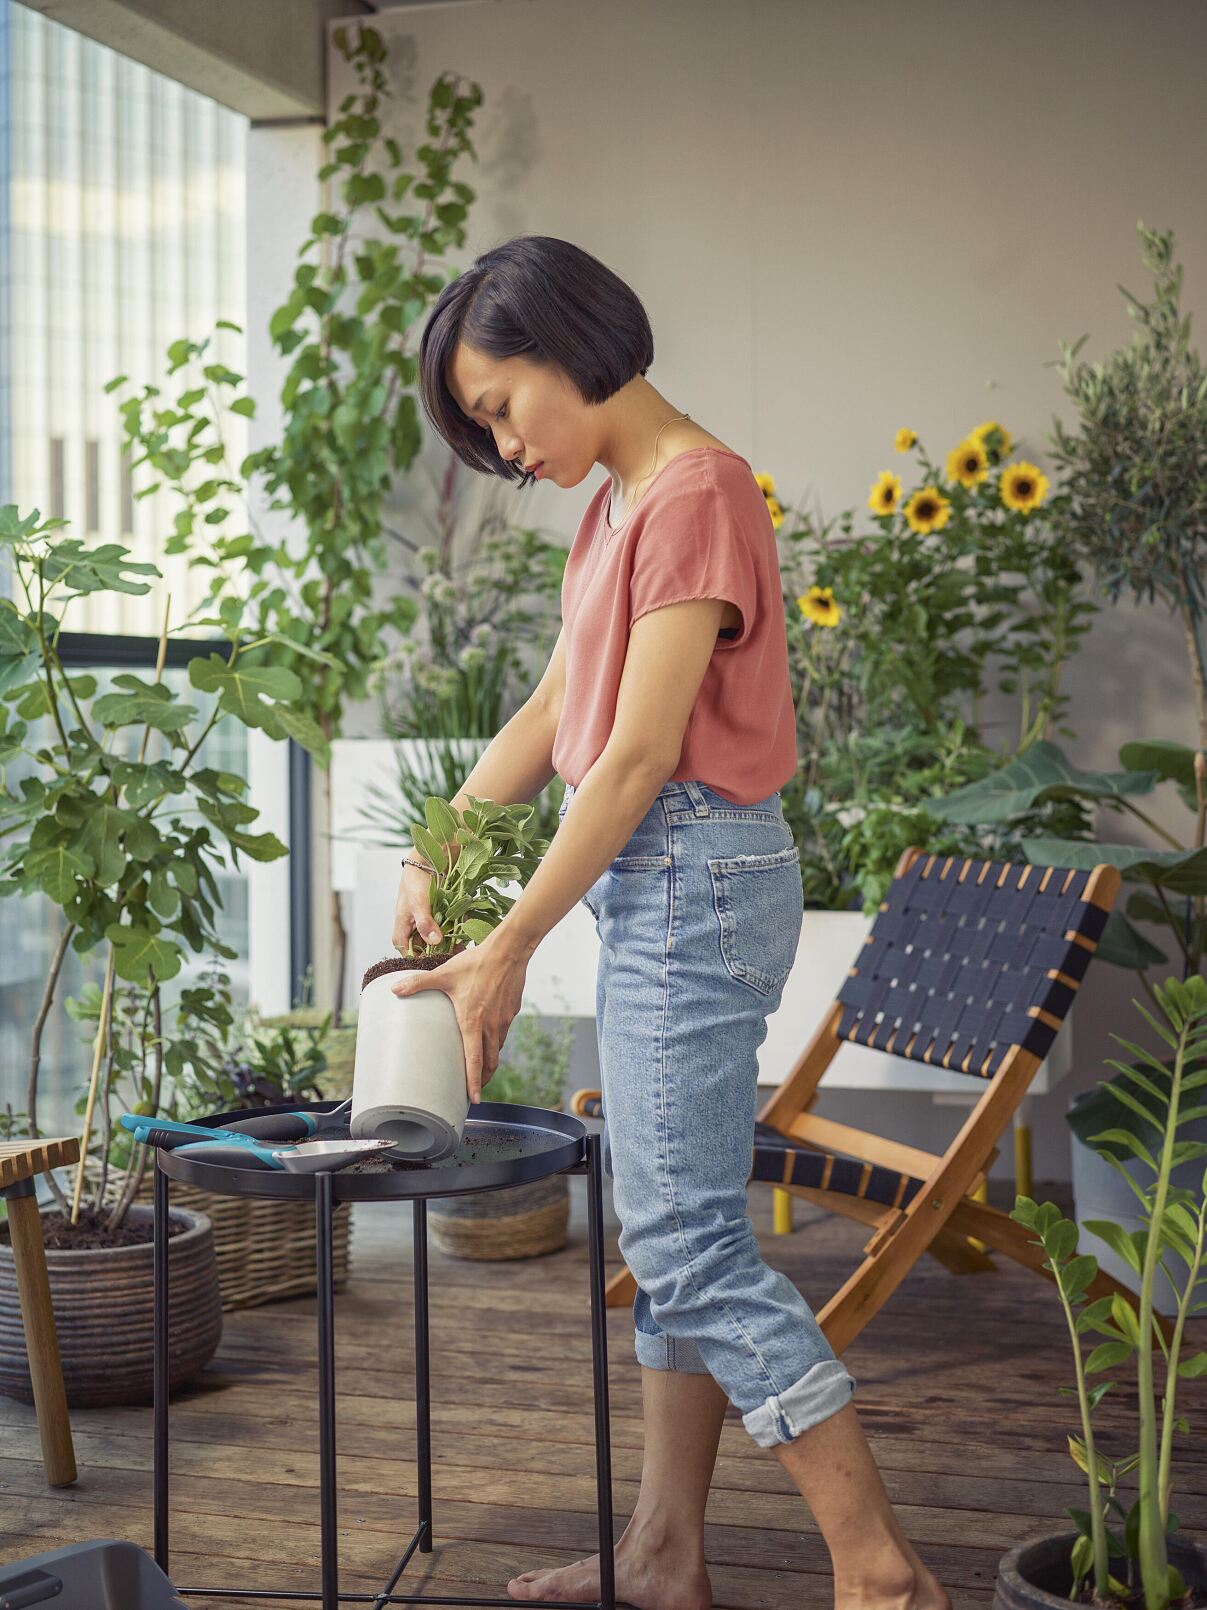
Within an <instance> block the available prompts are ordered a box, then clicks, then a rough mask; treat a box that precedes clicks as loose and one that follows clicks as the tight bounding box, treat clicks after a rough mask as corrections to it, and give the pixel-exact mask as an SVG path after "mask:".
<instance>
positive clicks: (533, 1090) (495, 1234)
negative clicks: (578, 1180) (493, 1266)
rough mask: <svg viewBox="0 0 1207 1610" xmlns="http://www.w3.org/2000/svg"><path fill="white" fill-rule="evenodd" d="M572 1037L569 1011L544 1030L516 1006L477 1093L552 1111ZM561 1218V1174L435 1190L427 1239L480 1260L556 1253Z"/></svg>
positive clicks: (566, 1208) (566, 1219)
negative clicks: (494, 1187) (463, 1191)
mask: <svg viewBox="0 0 1207 1610" xmlns="http://www.w3.org/2000/svg"><path fill="white" fill-rule="evenodd" d="M563 1004H564V1003H563ZM573 1043H574V1023H573V1020H572V1019H571V1018H570V1017H563V1018H562V1019H561V1020H560V1022H559V1023H558V1025H557V1027H556V1028H546V1027H545V1025H544V1023H543V1022H542V1020H541V1016H540V1014H539V1013H538V1012H536V1011H529V1010H522V1011H521V1012H519V1013H518V1015H517V1016H516V1017H515V1019H514V1020H513V1022H512V1025H511V1027H510V1029H509V1030H508V1031H507V1039H506V1040H505V1041H504V1043H503V1047H502V1051H501V1052H500V1058H499V1066H498V1067H497V1068H496V1069H495V1071H494V1073H493V1074H492V1076H491V1078H490V1080H489V1081H488V1086H487V1089H486V1090H485V1091H484V1094H485V1096H486V1097H487V1099H488V1100H490V1101H496V1102H499V1101H501V1102H514V1103H518V1104H519V1105H520V1106H524V1107H548V1108H551V1109H553V1110H554V1111H557V1110H559V1109H560V1108H561V1105H562V1102H563V1100H564V1098H565V1093H566V1085H567V1082H568V1079H569V1075H570V1053H571V1050H572V1048H573ZM569 1223H570V1181H569V1178H568V1176H567V1175H566V1174H564V1173H562V1174H551V1175H550V1176H549V1178H548V1179H543V1180H536V1181H534V1182H533V1183H532V1184H529V1185H509V1186H506V1187H505V1188H504V1189H502V1190H498V1191H474V1192H472V1193H470V1194H469V1195H466V1196H436V1197H433V1198H432V1199H431V1201H430V1202H429V1203H428V1225H429V1228H430V1230H431V1235H432V1241H433V1243H434V1244H435V1245H436V1246H437V1247H439V1249H440V1250H441V1252H447V1253H448V1254H450V1256H452V1257H454V1258H472V1259H475V1260H477V1261H480V1262H481V1261H487V1260H495V1259H503V1258H535V1257H537V1256H539V1255H540V1254H542V1253H545V1252H556V1251H558V1249H559V1248H561V1247H564V1246H565V1244H566V1237H567V1233H568V1228H569Z"/></svg>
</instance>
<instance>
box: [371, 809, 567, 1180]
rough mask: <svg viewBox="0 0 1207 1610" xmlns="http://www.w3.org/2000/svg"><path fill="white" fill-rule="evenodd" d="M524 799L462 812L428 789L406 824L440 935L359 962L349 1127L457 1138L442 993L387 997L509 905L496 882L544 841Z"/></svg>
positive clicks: (453, 1058)
mask: <svg viewBox="0 0 1207 1610" xmlns="http://www.w3.org/2000/svg"><path fill="white" fill-rule="evenodd" d="M532 816H533V807H532V806H531V804H514V805H497V804H495V803H494V802H493V801H492V800H488V799H479V798H477V797H476V796H475V795H470V796H468V799H467V803H466V806H465V809H464V811H458V810H457V809H456V808H455V807H454V806H453V805H452V804H451V803H450V802H449V801H448V800H444V799H439V798H437V797H436V796H435V795H433V796H432V797H431V798H430V799H428V800H427V801H426V802H425V820H424V821H422V822H412V823H411V824H410V836H411V842H412V843H413V844H414V846H415V848H416V849H417V850H418V852H419V853H420V854H421V855H422V856H423V857H424V858H425V859H426V861H427V863H428V865H429V866H431V867H432V868H433V869H434V871H433V873H432V877H431V880H430V884H429V889H428V899H429V904H430V907H431V913H432V917H433V918H434V919H435V922H436V926H437V927H438V928H439V930H440V934H441V938H440V939H439V940H438V941H437V942H436V943H435V944H429V943H428V941H426V940H425V939H423V938H422V937H421V936H420V935H419V934H418V933H413V934H412V935H411V939H410V941H409V945H408V949H407V951H406V952H405V953H404V954H402V955H395V956H390V957H386V958H384V959H383V960H381V961H378V962H375V963H374V964H373V965H372V966H371V967H369V968H368V969H367V970H366V972H365V974H364V978H363V980H362V985H361V997H360V1011H359V1013H358V1017H357V1041H356V1071H355V1077H354V1080H353V1092H352V1110H351V1131H352V1134H353V1135H356V1136H378V1137H382V1136H389V1137H390V1138H392V1139H394V1140H395V1142H396V1147H397V1149H398V1150H399V1151H405V1152H406V1153H407V1154H408V1155H413V1156H414V1157H416V1158H418V1157H434V1156H439V1155H441V1154H442V1153H443V1152H445V1151H447V1150H448V1149H449V1148H450V1147H451V1146H453V1145H456V1144H459V1142H460V1139H461V1135H462V1131H463V1129H464V1124H465V1117H466V1112H467V1108H468V1095H467V1089H466V1067H465V1052H464V1045H463V1042H462V1037H461V1028H460V1025H459V1023H458V1021H457V1014H456V1011H455V1009H454V1007H453V1003H452V1001H451V1000H450V999H449V997H448V995H447V994H446V993H445V991H443V990H440V989H425V990H416V991H413V992H408V993H404V994H402V995H396V994H395V993H394V991H393V989H392V987H391V982H392V979H393V976H394V975H395V974H396V973H398V972H400V971H403V970H406V969H410V968H422V969H431V968H435V967H439V966H440V965H441V964H442V963H444V962H446V961H448V960H449V959H450V958H451V957H452V956H453V955H454V954H455V953H456V952H457V951H458V950H461V949H463V948H464V946H465V944H466V942H470V943H475V944H480V943H481V942H482V941H484V940H485V939H487V938H489V936H490V935H491V934H492V933H493V932H494V930H495V928H496V927H497V926H498V924H499V923H500V922H502V920H503V918H504V917H505V916H506V915H507V913H508V911H510V910H511V908H512V906H513V905H514V904H515V898H514V897H513V896H511V895H508V894H507V893H505V892H504V890H503V889H502V888H500V887H497V885H498V884H499V883H500V882H504V883H517V884H518V885H519V886H520V887H521V889H522V888H523V886H524V885H525V884H526V883H527V882H528V880H529V878H530V877H531V876H532V874H533V873H534V872H535V871H536V868H537V866H538V865H539V864H540V858H541V856H542V855H544V853H545V851H546V850H547V849H548V848H549V840H548V839H542V838H536V837H534V836H533V834H532V831H531V824H532Z"/></svg>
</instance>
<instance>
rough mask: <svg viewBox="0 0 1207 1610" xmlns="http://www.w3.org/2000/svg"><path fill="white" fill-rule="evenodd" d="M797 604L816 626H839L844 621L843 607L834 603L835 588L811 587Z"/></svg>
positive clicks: (807, 618)
mask: <svg viewBox="0 0 1207 1610" xmlns="http://www.w3.org/2000/svg"><path fill="white" fill-rule="evenodd" d="M796 602H797V603H798V604H799V605H800V612H801V614H802V615H803V616H804V617H805V619H806V620H807V621H812V622H813V624H814V626H837V625H838V622H839V621H840V620H841V619H842V606H841V605H840V604H836V603H835V602H834V589H833V587H810V588H809V591H808V592H807V593H802V594H801V595H800V597H799V598H798V599H797V600H796Z"/></svg>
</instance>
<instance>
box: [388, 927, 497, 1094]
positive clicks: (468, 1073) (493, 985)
mask: <svg viewBox="0 0 1207 1610" xmlns="http://www.w3.org/2000/svg"><path fill="white" fill-rule="evenodd" d="M527 973H528V958H527V956H526V955H524V954H523V953H522V952H516V951H511V950H509V949H507V948H506V946H504V945H502V944H498V943H495V942H494V939H493V936H492V938H490V939H484V940H483V941H482V943H481V944H480V945H475V946H474V947H473V948H472V949H471V950H464V951H458V952H456V953H455V954H454V955H453V956H452V958H451V959H450V960H449V961H446V962H441V964H440V966H439V967H433V968H432V969H431V970H430V971H425V970H423V969H421V968H412V969H409V970H407V971H405V972H403V973H401V974H400V975H399V977H398V979H397V980H396V982H394V983H393V984H391V985H390V989H391V991H392V992H393V993H394V994H395V995H414V994H415V993H416V992H417V991H418V990H424V989H442V990H443V991H444V993H445V994H446V995H447V996H448V998H449V1000H450V1001H452V1003H453V1010H454V1011H455V1012H456V1014H457V1023H458V1026H459V1027H460V1030H461V1043H462V1045H463V1046H464V1048H465V1087H466V1091H467V1093H468V1095H469V1099H470V1101H471V1102H478V1101H480V1100H481V1099H482V1086H483V1085H484V1084H486V1083H487V1081H488V1080H489V1079H490V1078H491V1076H492V1075H493V1073H494V1071H495V1069H496V1068H497V1067H498V1065H499V1048H500V1047H501V1046H502V1044H503V1041H504V1040H505V1039H506V1038H507V1031H508V1029H509V1028H510V1027H511V1020H512V1018H514V1017H515V1015H516V1013H517V1012H518V1011H519V1010H520V1005H521V1003H522V1001H523V998H524V979H525V977H526V976H527Z"/></svg>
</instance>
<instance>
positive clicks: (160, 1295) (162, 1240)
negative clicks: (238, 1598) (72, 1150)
mask: <svg viewBox="0 0 1207 1610" xmlns="http://www.w3.org/2000/svg"><path fill="white" fill-rule="evenodd" d="M151 1168H152V1170H153V1174H152V1179H153V1183H154V1192H153V1197H152V1200H153V1202H154V1208H153V1213H154V1218H153V1227H154V1229H153V1235H154V1254H153V1256H154V1283H155V1294H154V1321H153V1324H154V1339H153V1342H152V1375H151V1395H152V1401H153V1403H154V1405H155V1407H154V1411H153V1412H154V1420H155V1430H154V1452H153V1455H152V1469H153V1475H152V1484H153V1487H154V1495H155V1496H154V1506H155V1563H156V1565H158V1567H159V1569H160V1570H161V1571H162V1572H163V1574H164V1575H165V1576H167V1574H168V1176H167V1175H166V1174H165V1173H164V1171H163V1169H161V1168H160V1166H159V1150H158V1148H155V1149H154V1150H153V1151H152V1154H151Z"/></svg>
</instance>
